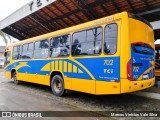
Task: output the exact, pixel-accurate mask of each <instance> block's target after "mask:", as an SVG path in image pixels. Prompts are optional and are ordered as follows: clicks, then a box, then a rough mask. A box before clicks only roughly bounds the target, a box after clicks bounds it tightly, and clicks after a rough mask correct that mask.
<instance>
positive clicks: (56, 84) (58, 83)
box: [51, 75, 65, 97]
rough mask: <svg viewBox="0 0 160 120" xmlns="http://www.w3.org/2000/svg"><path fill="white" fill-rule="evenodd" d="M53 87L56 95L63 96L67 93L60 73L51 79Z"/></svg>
mask: <svg viewBox="0 0 160 120" xmlns="http://www.w3.org/2000/svg"><path fill="white" fill-rule="evenodd" d="M51 89H52V92H53V94H54V95H56V96H59V97H61V96H63V95H64V94H65V89H64V81H63V78H62V77H61V76H60V75H55V76H54V77H53V78H52V81H51Z"/></svg>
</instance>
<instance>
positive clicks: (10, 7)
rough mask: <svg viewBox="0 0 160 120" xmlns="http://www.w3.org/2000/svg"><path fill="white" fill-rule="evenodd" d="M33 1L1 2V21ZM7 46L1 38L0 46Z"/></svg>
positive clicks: (4, 0)
mask: <svg viewBox="0 0 160 120" xmlns="http://www.w3.org/2000/svg"><path fill="white" fill-rule="evenodd" d="M30 1H32V0H1V3H0V21H1V20H3V19H4V18H6V17H7V16H9V15H10V14H12V13H13V12H15V11H16V10H18V9H19V8H21V7H22V6H24V5H25V4H27V3H29V2H30ZM2 45H5V44H4V43H3V40H2V39H1V38H0V46H2Z"/></svg>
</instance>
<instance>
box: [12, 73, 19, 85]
mask: <svg viewBox="0 0 160 120" xmlns="http://www.w3.org/2000/svg"><path fill="white" fill-rule="evenodd" d="M12 79H13V81H14V83H15V84H18V83H19V81H18V80H17V74H16V72H14V73H13V76H12Z"/></svg>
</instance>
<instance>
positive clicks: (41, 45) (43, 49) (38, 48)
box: [34, 40, 49, 58]
mask: <svg viewBox="0 0 160 120" xmlns="http://www.w3.org/2000/svg"><path fill="white" fill-rule="evenodd" d="M34 46H35V47H34V58H47V57H48V49H49V41H48V40H40V41H36V42H35V45H34Z"/></svg>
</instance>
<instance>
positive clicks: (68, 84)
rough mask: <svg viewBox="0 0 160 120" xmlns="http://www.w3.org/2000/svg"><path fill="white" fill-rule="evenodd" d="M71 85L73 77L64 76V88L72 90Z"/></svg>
mask: <svg viewBox="0 0 160 120" xmlns="http://www.w3.org/2000/svg"><path fill="white" fill-rule="evenodd" d="M71 85H72V78H68V77H65V78H64V88H65V89H68V90H71V88H72V86H71Z"/></svg>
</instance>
